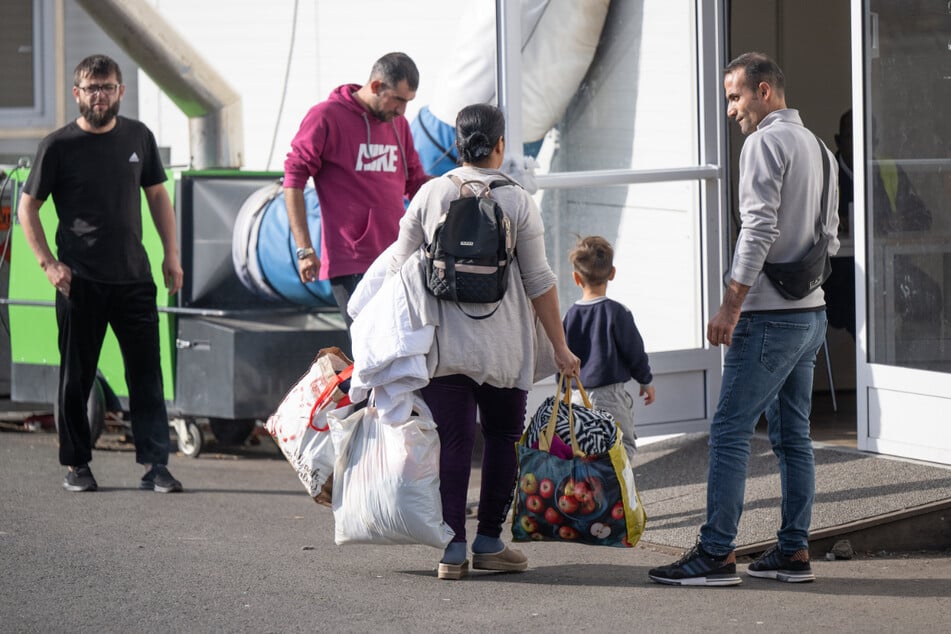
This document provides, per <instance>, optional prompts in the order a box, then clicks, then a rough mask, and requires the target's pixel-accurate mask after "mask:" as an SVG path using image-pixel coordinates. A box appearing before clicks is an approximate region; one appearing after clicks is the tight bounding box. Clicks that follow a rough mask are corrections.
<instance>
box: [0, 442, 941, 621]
mask: <svg viewBox="0 0 951 634" xmlns="http://www.w3.org/2000/svg"><path fill="white" fill-rule="evenodd" d="M100 446H103V447H106V448H105V449H97V450H96V451H95V453H94V460H93V462H92V468H93V471H94V473H95V475H96V478H97V479H98V481H99V485H100V489H99V491H97V492H95V493H68V492H66V491H64V490H63V489H62V486H61V483H62V479H63V475H64V469H63V468H62V467H61V466H60V465H59V464H58V460H57V453H56V439H55V435H53V434H50V433H42V432H34V433H29V432H22V431H12V430H10V429H9V428H0V632H4V633H11V632H67V631H68V632H97V633H98V632H129V631H135V632H371V631H372V632H414V633H415V632H463V631H474V630H475V631H503V630H505V631H520V630H524V631H543V632H588V631H591V632H594V631H636V632H688V631H700V630H703V631H709V632H727V631H729V632H788V631H806V632H810V631H825V630H828V631H839V632H894V631H908V632H917V631H945V632H946V631H951V616H949V612H948V605H949V598H951V552H946V553H938V554H935V553H917V554H915V553H912V554H908V553H905V554H895V553H889V552H887V551H882V552H879V553H876V554H875V555H862V556H859V557H857V558H854V559H850V560H835V561H825V560H821V559H820V560H814V562H813V568H814V570H815V573H816V575H817V577H818V580H817V581H816V582H815V583H807V584H783V583H780V582H776V581H771V580H765V579H754V578H750V577H747V576H746V575H745V574H742V572H741V576H742V577H743V583H742V585H740V586H735V587H728V588H679V587H669V586H661V585H658V584H655V583H652V582H650V581H649V580H648V578H647V571H648V569H649V568H651V567H653V566H656V565H660V564H664V563H669V562H670V561H671V560H673V559H674V558H676V557H677V556H679V554H680V552H682V550H681V549H679V548H671V547H668V546H662V545H651V546H646V545H645V542H642V543H641V544H640V545H639V546H638V547H635V548H632V549H618V548H603V547H594V546H582V545H567V544H561V543H528V544H519V545H518V546H517V547H518V548H521V549H522V550H523V551H524V552H525V553H526V554H527V555H528V557H529V560H530V568H529V570H528V571H527V572H524V573H480V572H473V573H472V574H471V575H470V576H469V577H468V578H466V579H463V580H460V581H440V580H437V579H436V576H435V566H436V562H437V560H438V558H439V555H440V552H439V551H437V550H436V549H434V548H431V547H427V546H336V545H335V544H334V541H333V515H332V512H331V511H330V510H329V509H327V508H324V507H321V506H318V505H316V504H315V503H314V502H313V501H312V500H311V499H310V498H309V497H308V496H307V494H306V493H305V492H304V490H303V488H302V486H301V484H300V482H299V481H298V480H297V476H296V474H295V473H294V472H293V470H292V469H291V467H290V466H289V465H288V464H287V463H286V462H285V461H284V459H283V458H282V456H281V455H280V453H279V451H278V450H277V448H276V447H275V446H274V445H273V444H272V443H271V442H270V440H269V439H267V438H264V439H263V441H262V442H261V444H260V445H257V446H252V447H242V448H238V449H232V450H229V451H214V450H209V451H206V452H205V453H203V454H202V455H201V456H200V457H199V458H197V459H191V458H185V457H183V456H181V455H174V456H172V458H171V461H170V465H169V466H170V469H171V471H172V473H173V474H174V475H175V476H176V477H177V478H179V479H180V480H181V481H182V482H183V483H184V485H185V492H184V493H180V494H159V493H154V492H144V491H139V490H138V488H137V485H138V480H139V478H140V477H141V473H142V470H141V468H140V467H139V466H138V465H135V464H134V454H133V453H132V452H131V449H130V447H129V446H128V445H127V444H126V443H123V442H121V439H118V440H114V441H112V442H108V439H107V442H105V443H100ZM645 497H649V496H645ZM651 506H652V503H650V502H648V503H647V504H646V507H647V512H648V515H650V514H651V512H652V511H651ZM650 522H651V520H648V530H650ZM468 529H469V532H470V533H474V531H475V522H474V520H472V521H471V522H470V524H469V527H468ZM503 537H505V538H506V539H508V537H509V533H508V532H506V533H505V534H504V535H503ZM739 568H740V570H741V571H742V570H743V569H744V568H745V565H743V564H741V565H740V566H739Z"/></svg>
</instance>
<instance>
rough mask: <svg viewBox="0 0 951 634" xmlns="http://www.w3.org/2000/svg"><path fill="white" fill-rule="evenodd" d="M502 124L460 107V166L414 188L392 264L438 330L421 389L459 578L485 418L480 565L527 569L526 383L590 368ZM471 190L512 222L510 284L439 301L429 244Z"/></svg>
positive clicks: (419, 316) (445, 573)
mask: <svg viewBox="0 0 951 634" xmlns="http://www.w3.org/2000/svg"><path fill="white" fill-rule="evenodd" d="M504 132H505V117H504V115H503V114H502V111H501V110H499V109H498V108H496V107H494V106H491V105H488V104H476V105H471V106H467V107H465V108H463V109H462V110H461V111H460V112H459V114H458V116H457V117H456V148H457V150H458V152H459V157H460V161H461V166H460V167H457V168H456V169H454V170H452V171H450V172H449V173H448V174H447V175H446V177H440V178H434V179H432V180H430V181H429V182H428V183H426V184H425V185H423V187H422V188H420V190H419V192H418V193H417V194H416V196H414V198H413V200H412V202H411V203H410V205H409V208H408V209H407V211H406V214H405V215H404V217H403V219H402V220H401V221H400V232H399V237H398V238H397V241H396V243H395V244H394V245H393V259H392V261H391V263H390V266H389V274H390V275H400V276H402V278H403V283H404V287H405V289H406V295H407V301H408V303H409V304H411V306H410V312H411V313H413V315H414V317H413V319H415V320H418V321H419V322H421V323H427V324H432V325H433V326H435V335H434V342H433V346H432V349H431V351H430V353H429V354H428V355H427V357H426V361H427V366H428V368H429V375H430V383H429V385H427V386H426V387H424V388H422V390H421V391H420V393H421V395H422V397H423V399H424V400H425V401H426V404H427V405H428V406H429V408H430V409H431V411H432V414H433V418H434V420H435V422H436V425H437V428H438V432H439V439H440V443H441V447H440V472H439V476H440V494H441V498H442V507H443V518H444V520H445V521H446V523H447V524H448V525H449V526H450V527H451V528H452V529H453V531H454V532H455V537H454V538H453V541H452V542H450V544H449V545H448V547H447V548H446V550H445V552H444V553H443V557H442V560H441V561H440V562H439V567H438V573H437V575H438V577H439V578H440V579H461V578H462V577H465V576H466V575H467V574H468V571H469V557H468V547H467V541H466V526H465V524H466V499H467V493H468V489H469V475H470V470H471V462H472V450H473V446H474V442H475V433H476V420H477V417H478V420H479V422H480V423H481V431H482V437H483V441H484V449H483V453H482V482H481V490H480V494H479V507H478V527H477V531H476V532H477V534H476V537H475V539H474V540H473V541H472V545H471V548H472V568H473V569H475V570H495V571H509V572H515V571H523V570H525V569H527V567H528V560H527V558H526V557H525V555H524V554H522V553H521V552H519V551H517V550H513V549H511V548H509V547H507V546H506V545H505V544H504V543H503V542H502V539H501V534H502V525H503V523H504V521H505V517H506V514H507V512H508V509H509V507H510V505H511V501H512V493H513V490H514V487H515V479H516V476H517V471H518V464H517V460H516V453H515V443H516V442H517V441H518V439H519V438H520V437H521V435H522V432H523V429H524V424H525V414H526V401H527V397H528V391H529V390H530V389H531V387H532V385H533V384H534V383H535V381H537V380H538V379H541V378H543V377H546V376H550V375H551V374H552V373H554V372H555V371H559V372H562V373H564V374H568V375H572V376H576V375H577V374H578V372H579V369H580V362H579V360H578V357H577V356H575V355H574V354H573V353H572V352H571V350H569V349H568V345H567V343H566V342H565V334H564V330H563V328H562V324H561V315H560V306H559V302H558V290H557V287H556V277H555V274H554V272H552V270H551V267H550V266H549V264H548V258H547V256H546V254H545V238H544V226H543V224H542V218H541V213H540V212H539V210H538V206H537V205H536V204H535V201H534V199H533V198H532V197H531V195H530V194H529V193H528V192H526V191H525V190H524V189H522V187H521V186H520V185H519V184H518V183H516V182H515V181H513V180H511V179H509V178H508V177H507V176H505V174H503V173H502V172H501V171H499V168H500V167H501V165H502V162H503V157H504V153H505V139H504V137H503V133H504ZM450 177H455V179H453V178H450ZM498 181H507V182H505V183H499V182H498ZM460 184H461V186H460ZM467 190H468V191H467ZM470 194H471V195H479V196H489V197H491V199H492V200H494V202H495V203H496V205H497V206H498V207H499V208H501V210H502V212H503V213H504V217H505V220H506V221H507V222H506V224H507V225H508V226H509V228H510V237H511V240H512V244H513V245H514V258H512V259H511V262H509V263H508V265H507V266H506V267H505V274H506V275H507V276H508V278H507V285H505V284H503V285H502V287H503V288H504V292H503V293H502V297H501V299H500V300H499V301H498V302H493V303H485V304H481V303H464V302H462V301H454V300H453V299H436V297H435V296H434V295H433V294H432V293H433V292H434V291H431V290H430V285H428V282H429V281H430V280H428V279H426V278H427V275H429V276H431V275H432V271H433V267H432V266H431V264H430V265H429V266H427V260H426V252H427V251H429V252H430V253H432V251H433V249H427V247H428V246H430V245H431V244H432V243H433V241H434V236H435V235H436V233H437V228H438V227H439V226H440V224H441V223H442V222H443V221H444V220H445V219H446V213H447V210H449V206H450V203H451V202H453V201H454V200H457V199H459V198H460V197H461V196H465V195H470ZM462 242H463V243H464V244H468V242H467V241H466V240H465V238H463V239H462ZM510 246H511V245H510ZM510 250H511V248H510ZM461 268H462V267H457V272H458V271H459V270H461ZM427 271H428V273H427Z"/></svg>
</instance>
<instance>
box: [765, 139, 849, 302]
mask: <svg viewBox="0 0 951 634" xmlns="http://www.w3.org/2000/svg"><path fill="white" fill-rule="evenodd" d="M816 141H818V143H819V152H820V153H819V156H820V157H821V158H822V178H823V182H822V201H821V204H820V205H819V209H820V213H819V217H818V218H817V219H816V230H817V232H818V233H819V239H818V241H816V243H815V244H814V245H812V248H810V249H809V252H808V253H806V255H805V257H803V258H802V259H801V260H798V261H796V262H765V263H764V264H763V273H765V274H766V277H768V278H769V280H770V281H771V282H772V283H773V286H775V287H776V290H778V291H779V294H780V295H782V296H783V297H785V298H786V299H802V298H804V297H806V296H807V295H809V294H810V293H811V292H813V291H814V290H816V289H817V288H819V287H820V286H822V284H823V283H825V281H826V280H827V279H829V275H831V274H832V261H831V260H830V259H829V236H827V235H826V233H825V228H824V226H823V222H822V220H823V218H824V216H825V215H826V214H825V207H826V204H827V200H828V196H829V161H828V157H827V156H826V152H825V148H824V147H823V146H822V142H821V141H819V137H816Z"/></svg>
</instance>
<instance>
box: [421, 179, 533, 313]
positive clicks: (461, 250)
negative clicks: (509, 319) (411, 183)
mask: <svg viewBox="0 0 951 634" xmlns="http://www.w3.org/2000/svg"><path fill="white" fill-rule="evenodd" d="M449 178H450V179H452V182H453V183H455V184H456V185H457V186H458V187H459V197H458V198H456V199H455V200H453V201H451V202H450V203H449V209H448V210H447V211H446V214H445V217H444V218H443V220H442V222H440V223H439V226H438V227H436V232H435V233H434V234H433V241H432V243H430V244H427V245H426V288H427V289H428V290H429V292H430V293H432V294H433V295H434V296H435V297H438V298H439V299H445V300H450V301H454V302H457V303H460V302H462V303H477V304H490V303H493V302H500V301H501V299H502V297H503V296H504V295H505V290H506V288H507V287H508V272H509V264H510V263H511V262H512V258H513V253H514V242H513V237H512V225H511V221H510V220H509V219H508V217H506V215H505V213H504V212H503V211H502V209H501V208H500V207H499V206H498V204H497V203H496V202H495V200H493V199H492V190H493V189H495V188H496V187H503V186H506V185H516V184H517V183H515V182H514V181H510V180H501V179H499V180H494V181H491V182H489V183H483V182H482V181H479V180H470V181H462V180H461V179H460V178H459V177H457V176H455V175H450V176H449ZM460 308H461V307H460ZM495 310H498V306H496V307H495ZM495 310H493V311H492V312H491V313H489V314H487V315H480V316H478V317H477V316H475V315H469V313H466V315H468V316H469V317H472V318H473V319H485V318H486V317H490V316H491V315H493V314H494V313H495ZM463 312H465V311H463Z"/></svg>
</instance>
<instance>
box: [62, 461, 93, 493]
mask: <svg viewBox="0 0 951 634" xmlns="http://www.w3.org/2000/svg"><path fill="white" fill-rule="evenodd" d="M63 488H64V489H66V490H67V491H95V490H96V489H98V488H99V485H98V484H97V483H96V478H94V477H93V475H92V470H91V469H90V468H89V465H88V464H84V465H79V466H78V467H73V468H72V469H70V470H69V471H67V472H66V479H65V480H63Z"/></svg>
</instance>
